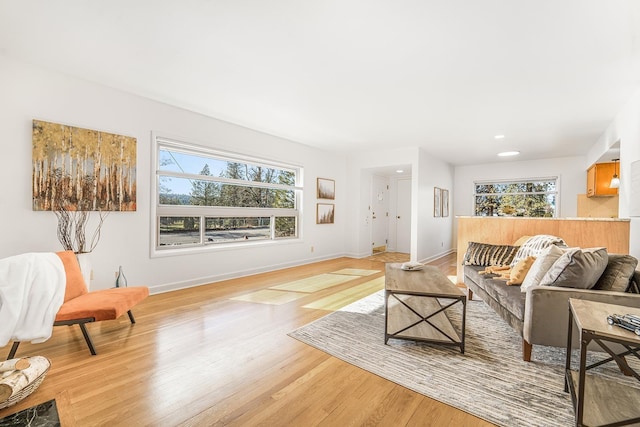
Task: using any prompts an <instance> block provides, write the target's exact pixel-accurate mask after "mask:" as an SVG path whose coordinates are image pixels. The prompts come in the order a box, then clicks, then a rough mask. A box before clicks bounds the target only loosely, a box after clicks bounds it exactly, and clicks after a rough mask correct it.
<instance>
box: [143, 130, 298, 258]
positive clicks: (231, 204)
mask: <svg viewBox="0 0 640 427" xmlns="http://www.w3.org/2000/svg"><path fill="white" fill-rule="evenodd" d="M155 142H156V147H155V159H154V163H155V177H154V178H155V203H154V205H155V218H156V222H157V223H156V230H155V231H156V232H155V233H154V234H155V237H154V240H155V241H154V247H155V249H156V251H157V252H158V253H159V252H161V251H163V250H165V251H166V250H168V249H180V248H191V249H193V248H198V247H224V246H229V245H231V246H234V247H235V246H237V245H242V244H256V242H275V241H280V240H285V239H296V238H298V237H299V229H300V220H299V209H298V206H299V204H300V200H301V197H302V185H301V183H300V180H301V178H300V177H301V168H300V167H296V166H291V165H284V164H278V163H276V162H273V161H269V160H265V159H257V158H252V157H249V156H241V155H238V154H234V153H228V152H222V151H216V150H211V149H207V148H203V147H199V146H196V145H192V144H187V143H184V142H179V141H174V140H172V139H168V138H163V137H159V136H155Z"/></svg>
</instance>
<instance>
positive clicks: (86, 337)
mask: <svg viewBox="0 0 640 427" xmlns="http://www.w3.org/2000/svg"><path fill="white" fill-rule="evenodd" d="M78 326H80V330H81V331H82V335H84V340H85V341H86V342H87V346H89V351H90V352H91V354H92V355H94V356H95V355H96V349H95V348H93V343H92V342H91V337H90V336H89V332H87V326H86V325H85V324H84V323H78Z"/></svg>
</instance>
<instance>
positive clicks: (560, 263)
mask: <svg viewBox="0 0 640 427" xmlns="http://www.w3.org/2000/svg"><path fill="white" fill-rule="evenodd" d="M608 260H609V256H608V255H607V250H606V249H605V248H592V249H580V248H571V249H569V250H567V251H566V252H565V253H564V254H562V255H561V256H560V258H558V260H557V261H556V262H555V263H554V264H553V265H552V266H551V268H550V269H549V271H547V273H546V274H545V275H544V277H543V278H542V280H541V281H540V285H542V286H560V287H565V288H579V289H591V288H592V287H593V286H594V285H595V284H596V282H597V281H598V279H599V278H600V276H601V275H602V272H603V271H604V269H605V268H607V262H608Z"/></svg>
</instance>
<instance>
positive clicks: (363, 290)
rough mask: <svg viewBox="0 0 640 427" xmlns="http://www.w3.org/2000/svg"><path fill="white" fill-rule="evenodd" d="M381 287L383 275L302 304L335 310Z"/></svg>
mask: <svg viewBox="0 0 640 427" xmlns="http://www.w3.org/2000/svg"><path fill="white" fill-rule="evenodd" d="M381 289H384V276H382V277H378V278H377V279H373V280H370V281H368V282H365V283H362V284H360V285H357V286H353V287H351V288H349V289H345V290H344V291H340V292H336V293H335V294H333V295H329V296H327V297H324V298H320V299H319V300H317V301H314V302H312V303H310V304H307V305H304V306H303V307H304V308H315V309H318V310H328V311H336V310H340V309H341V308H342V307H344V306H346V305H349V304H351V303H353V302H354V301H357V300H359V299H361V298H364V297H365V296H367V295H371V294H372V293H374V292H377V291H379V290H381Z"/></svg>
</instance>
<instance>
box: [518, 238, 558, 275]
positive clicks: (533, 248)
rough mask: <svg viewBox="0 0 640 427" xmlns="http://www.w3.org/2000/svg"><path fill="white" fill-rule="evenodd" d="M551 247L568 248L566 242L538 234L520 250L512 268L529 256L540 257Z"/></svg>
mask: <svg viewBox="0 0 640 427" xmlns="http://www.w3.org/2000/svg"><path fill="white" fill-rule="evenodd" d="M551 245H556V246H567V244H566V243H565V241H564V240H562V239H561V238H560V237H557V236H551V235H549V234H537V235H535V236H533V237H530V238H529V239H528V240H527V241H526V242H524V244H523V245H522V246H520V249H518V252H517V253H516V256H515V257H513V260H512V261H511V267H514V266H515V265H516V264H517V263H518V261H520V260H521V259H524V258H526V257H528V256H535V257H538V256H540V255H541V254H542V252H544V250H545V249H547V248H548V247H549V246H551Z"/></svg>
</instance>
